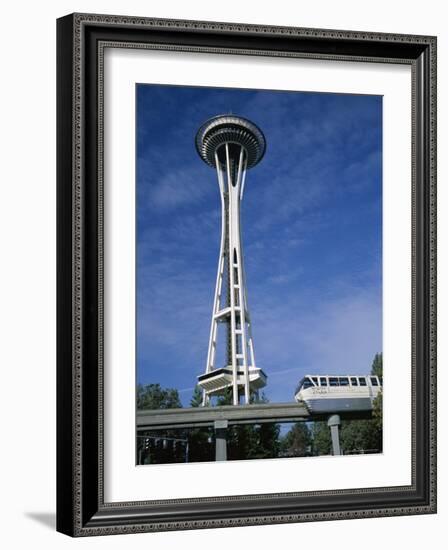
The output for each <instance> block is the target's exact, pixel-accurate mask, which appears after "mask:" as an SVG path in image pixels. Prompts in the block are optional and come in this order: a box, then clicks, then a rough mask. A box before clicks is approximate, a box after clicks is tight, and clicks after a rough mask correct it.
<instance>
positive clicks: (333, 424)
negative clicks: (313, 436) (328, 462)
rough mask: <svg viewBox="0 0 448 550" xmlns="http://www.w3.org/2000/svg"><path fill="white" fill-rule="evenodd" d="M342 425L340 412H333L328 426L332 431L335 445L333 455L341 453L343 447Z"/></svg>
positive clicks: (332, 440) (332, 441)
mask: <svg viewBox="0 0 448 550" xmlns="http://www.w3.org/2000/svg"><path fill="white" fill-rule="evenodd" d="M340 425H341V418H340V416H339V415H338V414H333V415H332V416H330V418H329V419H328V426H329V427H330V431H331V443H332V446H333V455H340V454H341V447H340V445H339V426H340Z"/></svg>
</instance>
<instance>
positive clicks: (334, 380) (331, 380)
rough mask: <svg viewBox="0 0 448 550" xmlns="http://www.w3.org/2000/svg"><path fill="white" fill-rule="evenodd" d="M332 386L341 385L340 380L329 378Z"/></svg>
mask: <svg viewBox="0 0 448 550" xmlns="http://www.w3.org/2000/svg"><path fill="white" fill-rule="evenodd" d="M328 381H329V382H330V386H339V380H338V379H337V378H329V379H328Z"/></svg>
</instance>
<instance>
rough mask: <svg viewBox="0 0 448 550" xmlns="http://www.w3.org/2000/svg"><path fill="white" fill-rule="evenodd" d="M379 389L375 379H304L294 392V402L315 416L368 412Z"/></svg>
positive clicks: (316, 377)
mask: <svg viewBox="0 0 448 550" xmlns="http://www.w3.org/2000/svg"><path fill="white" fill-rule="evenodd" d="M381 388H382V380H381V379H380V378H379V377H378V376H352V375H343V376H340V375H317V376H315V375H307V376H305V377H304V378H302V380H301V381H300V382H299V385H298V386H297V388H296V391H295V400H296V401H298V402H303V403H305V405H306V407H307V409H308V410H309V411H310V412H311V413H314V414H316V413H317V414H319V413H342V412H356V411H369V410H372V406H373V400H374V399H375V397H376V396H377V395H378V393H379V392H380V390H381Z"/></svg>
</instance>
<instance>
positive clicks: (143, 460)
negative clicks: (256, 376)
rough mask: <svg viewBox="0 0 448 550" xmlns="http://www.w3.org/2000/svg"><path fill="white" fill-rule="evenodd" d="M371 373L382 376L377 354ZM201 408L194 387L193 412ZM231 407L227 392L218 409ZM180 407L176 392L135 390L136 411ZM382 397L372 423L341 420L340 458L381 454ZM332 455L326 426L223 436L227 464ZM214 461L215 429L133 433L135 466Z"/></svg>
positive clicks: (249, 429) (238, 430)
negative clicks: (225, 441)
mask: <svg viewBox="0 0 448 550" xmlns="http://www.w3.org/2000/svg"><path fill="white" fill-rule="evenodd" d="M371 374H372V375H376V376H379V377H380V378H382V376H383V359H382V354H381V353H378V354H376V355H375V357H374V360H373V363H372V367H371ZM251 402H252V403H256V402H262V403H268V402H269V400H268V399H267V397H266V396H265V395H264V394H262V395H261V397H260V398H258V399H257V398H256V396H255V395H252V396H251ZM201 403H202V391H201V389H200V388H199V386H197V387H196V388H195V390H194V392H193V396H192V398H191V401H190V406H191V407H199V406H201ZM231 403H232V400H231V392H230V391H229V392H228V394H226V395H224V396H222V397H220V398H219V399H218V402H217V405H229V404H231ZM173 408H182V403H181V401H180V398H179V393H178V391H177V390H176V389H174V388H162V387H161V386H160V384H148V385H145V386H142V385H139V386H138V387H137V409H138V410H145V409H146V410H148V409H173ZM382 416H383V411H382V393H381V392H380V394H379V395H378V397H377V398H376V399H375V401H374V410H373V414H372V419H370V420H350V421H342V423H341V430H340V444H341V448H342V450H343V453H344V454H353V453H373V452H377V453H378V452H382V448H383V446H382ZM329 454H331V436H330V429H329V428H328V426H327V423H326V422H297V423H294V424H288V425H280V424H278V423H272V424H271V423H269V424H252V425H236V426H229V428H228V431H227V458H228V460H247V459H256V458H258V459H259V458H282V457H298V456H319V455H329ZM214 458H215V440H214V430H213V428H191V429H172V430H154V431H148V432H144V433H138V434H137V463H138V464H149V463H152V464H164V463H172V462H208V461H213V460H214Z"/></svg>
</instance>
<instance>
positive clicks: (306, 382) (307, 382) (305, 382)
mask: <svg viewBox="0 0 448 550" xmlns="http://www.w3.org/2000/svg"><path fill="white" fill-rule="evenodd" d="M312 386H314V384H313V382H312V381H311V379H310V378H308V376H305V378H302V380H300V382H299V385H298V386H297V388H296V393H299V391H300V390H306V389H307V388H311V387H312Z"/></svg>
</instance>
